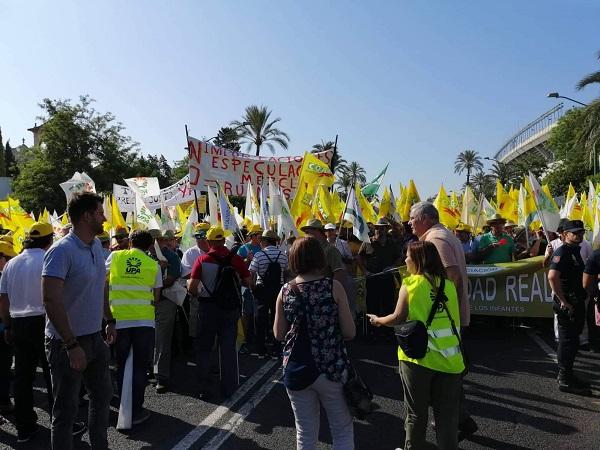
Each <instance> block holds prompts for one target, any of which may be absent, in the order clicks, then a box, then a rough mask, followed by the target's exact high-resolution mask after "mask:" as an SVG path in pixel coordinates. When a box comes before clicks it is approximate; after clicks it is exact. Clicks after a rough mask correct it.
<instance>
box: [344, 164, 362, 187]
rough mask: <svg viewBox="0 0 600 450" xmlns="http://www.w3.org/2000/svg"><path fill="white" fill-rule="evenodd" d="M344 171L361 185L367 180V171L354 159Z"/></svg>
mask: <svg viewBox="0 0 600 450" xmlns="http://www.w3.org/2000/svg"><path fill="white" fill-rule="evenodd" d="M344 173H346V174H349V175H350V177H352V179H353V180H354V181H358V182H359V183H360V184H361V185H364V184H365V183H366V182H367V171H366V170H365V169H364V168H363V167H362V166H361V165H360V164H359V163H357V162H356V161H352V162H351V163H350V164H348V165H347V166H346V168H345V169H344Z"/></svg>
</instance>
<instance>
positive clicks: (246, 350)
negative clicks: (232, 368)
mask: <svg viewBox="0 0 600 450" xmlns="http://www.w3.org/2000/svg"><path fill="white" fill-rule="evenodd" d="M238 353H239V354H240V355H249V354H250V349H249V348H248V344H242V345H240V349H239V351H238Z"/></svg>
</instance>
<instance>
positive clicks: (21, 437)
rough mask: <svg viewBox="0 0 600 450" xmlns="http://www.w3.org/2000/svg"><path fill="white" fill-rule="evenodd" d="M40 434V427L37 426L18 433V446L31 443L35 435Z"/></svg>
mask: <svg viewBox="0 0 600 450" xmlns="http://www.w3.org/2000/svg"><path fill="white" fill-rule="evenodd" d="M37 432H38V426H37V425H35V426H34V427H33V428H31V429H29V430H27V431H18V432H17V444H22V443H24V442H29V441H30V440H31V438H32V437H33V435H34V434H35V433H37Z"/></svg>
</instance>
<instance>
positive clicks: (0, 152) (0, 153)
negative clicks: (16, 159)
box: [0, 129, 6, 177]
mask: <svg viewBox="0 0 600 450" xmlns="http://www.w3.org/2000/svg"><path fill="white" fill-rule="evenodd" d="M5 176H6V164H5V160H4V143H3V140H2V129H0V177H5Z"/></svg>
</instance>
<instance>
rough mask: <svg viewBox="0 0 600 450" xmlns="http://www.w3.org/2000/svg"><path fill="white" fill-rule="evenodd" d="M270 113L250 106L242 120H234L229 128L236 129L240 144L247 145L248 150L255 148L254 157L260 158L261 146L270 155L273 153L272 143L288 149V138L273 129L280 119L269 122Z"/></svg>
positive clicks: (262, 108)
mask: <svg viewBox="0 0 600 450" xmlns="http://www.w3.org/2000/svg"><path fill="white" fill-rule="evenodd" d="M270 118H271V111H268V110H267V107H266V106H256V105H251V106H248V107H247V108H246V112H245V114H244V116H243V117H242V120H241V121H239V120H234V121H233V122H231V126H232V127H235V128H237V129H238V130H239V131H238V134H239V136H240V139H241V140H242V142H244V143H246V144H247V148H248V149H250V148H251V147H252V146H253V145H255V146H256V156H260V149H261V147H262V145H263V144H264V145H266V146H267V147H268V148H269V150H271V153H275V147H274V146H273V142H274V143H276V144H278V145H280V146H281V147H283V148H287V147H288V142H289V140H290V138H289V136H288V135H287V134H286V133H284V132H283V131H281V130H279V129H277V128H275V127H274V125H275V124H276V123H277V122H279V121H280V120H281V119H280V118H279V117H278V118H276V119H274V120H270Z"/></svg>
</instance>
